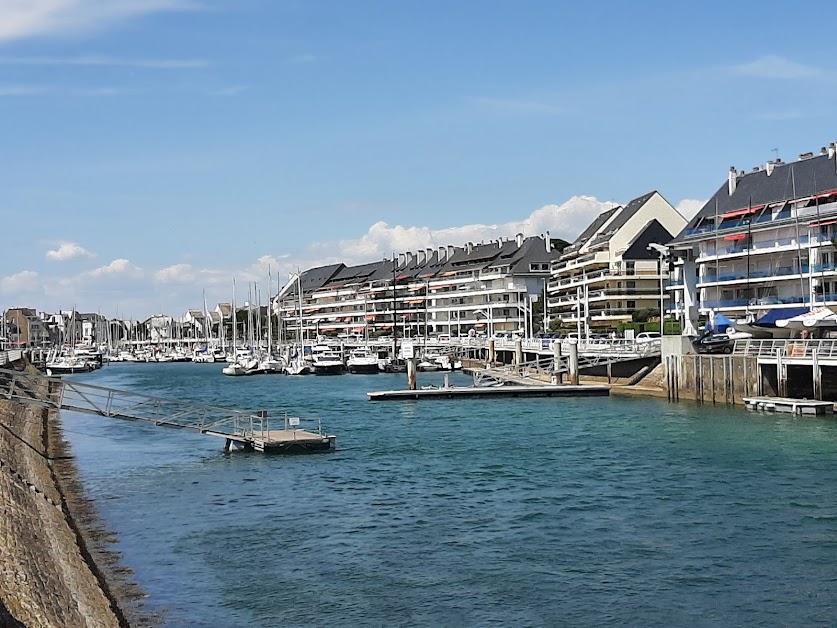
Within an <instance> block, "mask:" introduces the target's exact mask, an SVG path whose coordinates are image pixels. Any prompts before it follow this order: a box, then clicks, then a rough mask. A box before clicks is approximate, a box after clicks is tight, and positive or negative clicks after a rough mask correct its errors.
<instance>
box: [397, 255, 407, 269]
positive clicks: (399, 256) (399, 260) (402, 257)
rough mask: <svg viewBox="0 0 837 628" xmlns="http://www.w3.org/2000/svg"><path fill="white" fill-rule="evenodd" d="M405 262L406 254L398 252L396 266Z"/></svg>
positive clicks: (400, 265) (399, 266)
mask: <svg viewBox="0 0 837 628" xmlns="http://www.w3.org/2000/svg"><path fill="white" fill-rule="evenodd" d="M406 263H407V255H406V254H404V253H399V254H398V268H401V267H402V266H404V264H406Z"/></svg>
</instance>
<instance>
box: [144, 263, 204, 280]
mask: <svg viewBox="0 0 837 628" xmlns="http://www.w3.org/2000/svg"><path fill="white" fill-rule="evenodd" d="M195 279H197V274H196V272H195V269H194V268H192V265H191V264H174V265H173V266H167V267H166V268H162V269H160V270H158V271H157V272H156V273H154V280H155V281H157V282H159V283H174V284H182V283H193V282H194V281H195Z"/></svg>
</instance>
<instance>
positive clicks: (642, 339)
mask: <svg viewBox="0 0 837 628" xmlns="http://www.w3.org/2000/svg"><path fill="white" fill-rule="evenodd" d="M660 338H662V336H660V332H658V331H642V332H640V333H638V334H637V335H636V337H635V338H634V342H636V343H637V344H642V343H646V342H654V341H656V340H660Z"/></svg>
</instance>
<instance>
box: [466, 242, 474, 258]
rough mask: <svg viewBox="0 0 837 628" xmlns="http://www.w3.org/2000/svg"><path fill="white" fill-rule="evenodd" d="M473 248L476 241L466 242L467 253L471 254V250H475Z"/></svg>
mask: <svg viewBox="0 0 837 628" xmlns="http://www.w3.org/2000/svg"><path fill="white" fill-rule="evenodd" d="M473 250H474V243H473V242H468V243H467V244H465V254H466V255H470V254H471V251H473Z"/></svg>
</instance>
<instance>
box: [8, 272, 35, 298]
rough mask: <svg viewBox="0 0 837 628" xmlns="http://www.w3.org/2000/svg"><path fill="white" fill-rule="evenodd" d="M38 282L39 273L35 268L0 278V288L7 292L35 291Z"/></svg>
mask: <svg viewBox="0 0 837 628" xmlns="http://www.w3.org/2000/svg"><path fill="white" fill-rule="evenodd" d="M37 283H38V273H36V272H35V271H34V270H22V271H20V272H19V273H16V274H14V275H9V276H8V277H3V278H2V279H0V290H2V291H3V292H7V293H24V292H34V291H35V290H36V289H37Z"/></svg>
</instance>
